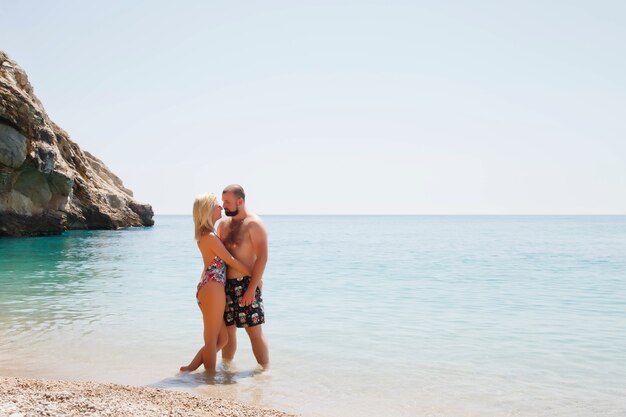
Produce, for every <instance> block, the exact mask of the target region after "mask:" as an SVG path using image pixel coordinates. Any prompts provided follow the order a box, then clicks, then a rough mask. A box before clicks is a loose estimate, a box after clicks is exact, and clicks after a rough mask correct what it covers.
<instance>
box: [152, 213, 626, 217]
mask: <svg viewBox="0 0 626 417" xmlns="http://www.w3.org/2000/svg"><path fill="white" fill-rule="evenodd" d="M257 214H258V215H259V216H370V217H371V216H431V217H432V216H467V217H469V216H476V217H478V216H503V217H504V216H511V217H513V216H517V217H519V216H538V217H539V216H543V217H545V216H569V217H572V216H626V212H625V213H585V214H581V213H576V214H572V213H557V214H555V213H552V214H547V213H517V214H515V213H513V214H502V213H499V214H492V213H479V214H468V213H465V214H464V213H459V214H450V213H444V214H441V213H439V214H435V213H426V214H416V213H404V214H400V213H397V214H394V213H383V214H380V213H377V214H371V213H365V214H363V213H359V214H354V213H295V214H272V213H270V214H259V213H257ZM154 215H155V216H191V215H192V214H190V213H155V214H154ZM224 217H226V216H224Z"/></svg>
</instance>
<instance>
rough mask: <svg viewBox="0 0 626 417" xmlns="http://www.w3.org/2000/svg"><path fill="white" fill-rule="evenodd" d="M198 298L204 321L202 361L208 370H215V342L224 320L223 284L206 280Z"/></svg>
mask: <svg viewBox="0 0 626 417" xmlns="http://www.w3.org/2000/svg"><path fill="white" fill-rule="evenodd" d="M198 298H199V300H200V310H202V320H203V321H204V347H203V348H202V363H204V368H205V369H206V370H207V371H208V372H215V362H216V355H217V343H218V338H219V334H220V330H221V328H222V323H223V322H224V306H225V305H226V295H225V294H224V286H223V285H222V284H220V283H218V282H214V281H211V282H208V283H207V284H206V285H204V286H203V287H202V288H201V289H200V292H199V293H198Z"/></svg>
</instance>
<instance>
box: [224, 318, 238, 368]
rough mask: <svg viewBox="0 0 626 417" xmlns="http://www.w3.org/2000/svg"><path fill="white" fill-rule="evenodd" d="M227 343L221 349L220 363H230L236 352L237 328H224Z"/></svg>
mask: <svg viewBox="0 0 626 417" xmlns="http://www.w3.org/2000/svg"><path fill="white" fill-rule="evenodd" d="M226 331H227V332H228V343H226V346H224V347H223V348H222V361H232V360H233V359H234V358H235V352H236V351H237V326H226Z"/></svg>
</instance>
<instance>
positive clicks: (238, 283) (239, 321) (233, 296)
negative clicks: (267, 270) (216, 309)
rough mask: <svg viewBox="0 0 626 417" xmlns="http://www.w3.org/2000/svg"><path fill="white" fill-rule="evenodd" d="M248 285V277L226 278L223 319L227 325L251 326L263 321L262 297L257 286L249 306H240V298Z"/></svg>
mask: <svg viewBox="0 0 626 417" xmlns="http://www.w3.org/2000/svg"><path fill="white" fill-rule="evenodd" d="M248 285H250V277H249V276H245V277H241V278H231V279H227V280H226V287H225V290H226V310H225V311H224V321H225V322H226V325H227V326H232V325H235V326H237V327H252V326H257V325H259V324H263V323H265V311H264V310H263V298H262V297H261V290H260V289H259V288H258V287H257V289H256V292H255V294H254V302H253V303H252V304H250V305H249V306H242V305H241V304H240V303H241V299H242V298H243V295H244V294H245V292H246V290H247V289H248Z"/></svg>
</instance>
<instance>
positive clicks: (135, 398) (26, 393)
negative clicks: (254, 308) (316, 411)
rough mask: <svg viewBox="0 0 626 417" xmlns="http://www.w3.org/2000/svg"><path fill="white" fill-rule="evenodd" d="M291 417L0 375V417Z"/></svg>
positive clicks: (133, 390)
mask: <svg viewBox="0 0 626 417" xmlns="http://www.w3.org/2000/svg"><path fill="white" fill-rule="evenodd" d="M42 415H45V416H171V417H175V416H203V417H214V416H215V417H217V416H224V417H225V416H234V417H239V416H241V417H248V416H263V417H293V414H287V413H283V412H281V411H277V410H272V409H264V408H256V407H252V406H248V405H244V404H239V403H236V402H233V401H228V400H222V399H218V398H208V397H199V396H196V395H193V394H189V393H185V392H178V391H169V390H163V389H159V388H148V387H133V386H128V385H117V384H100V383H94V382H70V381H48V380H40V379H23V378H10V377H0V416H15V417H17V416H24V417H26V416H42Z"/></svg>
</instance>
